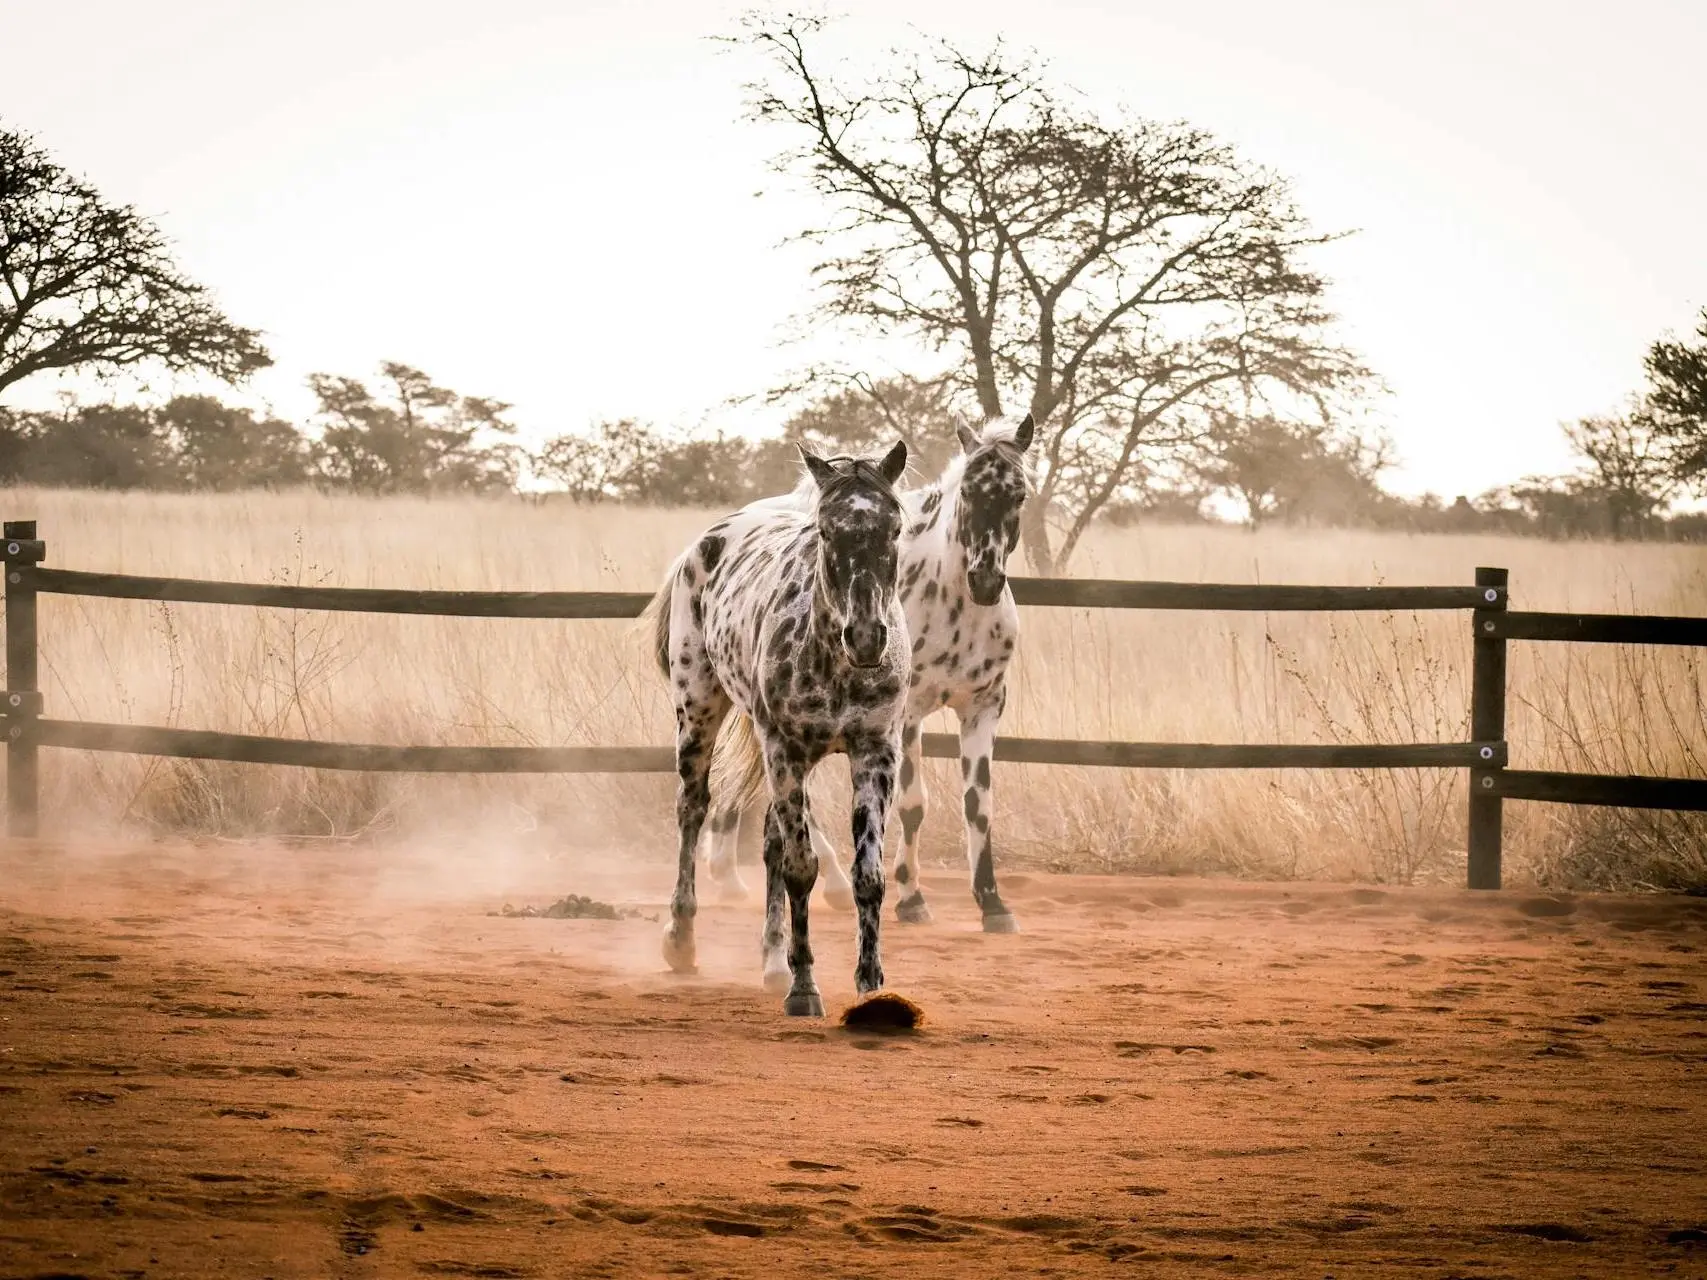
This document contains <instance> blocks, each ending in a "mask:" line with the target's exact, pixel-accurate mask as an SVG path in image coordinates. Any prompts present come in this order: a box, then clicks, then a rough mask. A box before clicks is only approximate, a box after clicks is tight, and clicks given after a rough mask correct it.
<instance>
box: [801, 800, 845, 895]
mask: <svg viewBox="0 0 1707 1280" xmlns="http://www.w3.org/2000/svg"><path fill="white" fill-rule="evenodd" d="M806 830H807V832H808V834H809V835H810V836H811V838H812V852H813V853H815V854H816V855H817V857H818V870H819V871H820V872H822V873H823V875H824V877H825V879H824V901H825V902H826V903H827V904H828V905H829V906H831V907H834V908H835V909H836V910H837V911H852V910H853V908H854V891H853V885H852V884H851V883H850V882H849V880H848V874H847V872H845V871H843V870H842V864H841V862H840V861H839V860H838V859H837V858H836V846H835V845H833V844H831V843H830V838H829V837H828V836H826V835H825V834H824V830H823V828H822V827H820V826H819V825H818V820H817V819H816V818H814V817H813V816H812V805H811V802H810V801H808V802H807V805H806Z"/></svg>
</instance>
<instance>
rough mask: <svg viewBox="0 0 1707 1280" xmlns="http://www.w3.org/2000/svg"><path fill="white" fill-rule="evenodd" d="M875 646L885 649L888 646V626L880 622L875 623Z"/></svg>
mask: <svg viewBox="0 0 1707 1280" xmlns="http://www.w3.org/2000/svg"><path fill="white" fill-rule="evenodd" d="M877 647H878V648H879V649H887V648H888V647H889V628H888V627H886V626H884V625H883V624H882V623H878V625H877Z"/></svg>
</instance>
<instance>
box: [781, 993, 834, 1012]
mask: <svg viewBox="0 0 1707 1280" xmlns="http://www.w3.org/2000/svg"><path fill="white" fill-rule="evenodd" d="M782 1011H783V1012H784V1013H786V1014H787V1015H788V1016H789V1017H791V1018H822V1017H823V1016H824V1000H823V997H822V996H820V995H819V994H818V991H817V988H815V987H809V988H807V989H806V990H804V991H802V990H801V989H800V988H798V987H796V988H795V989H794V990H792V991H790V992H789V993H788V995H787V996H785V997H783V1001H782Z"/></svg>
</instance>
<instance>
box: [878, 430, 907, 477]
mask: <svg viewBox="0 0 1707 1280" xmlns="http://www.w3.org/2000/svg"><path fill="white" fill-rule="evenodd" d="M906 469H907V442H906V441H905V440H897V441H896V442H895V447H894V448H893V449H891V450H890V451H889V452H888V453H886V454H884V455H883V461H882V462H880V463H878V464H877V471H878V474H879V475H881V476H882V477H883V478H884V479H885V480H887V481H888V482H889V483H890V484H894V483H895V482H896V481H897V480H899V479H900V478H901V473H902V472H903V471H905V470H906Z"/></svg>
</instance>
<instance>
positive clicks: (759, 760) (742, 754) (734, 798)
mask: <svg viewBox="0 0 1707 1280" xmlns="http://www.w3.org/2000/svg"><path fill="white" fill-rule="evenodd" d="M711 777H712V784H711V785H712V794H713V795H714V796H716V797H717V807H718V808H719V809H722V810H725V811H728V810H733V811H734V812H736V813H745V812H746V811H747V810H749V809H750V808H752V807H753V806H754V805H756V804H763V803H768V802H769V800H770V783H769V782H768V781H767V780H766V778H765V756H764V751H763V749H762V748H760V746H759V736H758V734H756V733H754V732H753V721H752V717H750V716H747V715H744V714H742V713H741V712H739V711H736V712H734V713H732V714H731V715H730V716H729V718H728V719H727V720H725V721H724V722H723V732H721V733H720V734H718V735H717V746H716V748H715V749H714V750H713V752H712V756H711Z"/></svg>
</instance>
